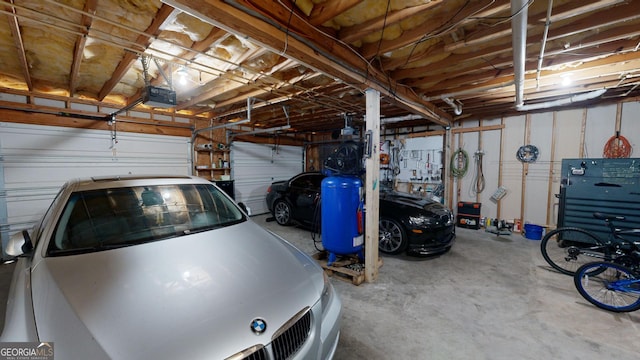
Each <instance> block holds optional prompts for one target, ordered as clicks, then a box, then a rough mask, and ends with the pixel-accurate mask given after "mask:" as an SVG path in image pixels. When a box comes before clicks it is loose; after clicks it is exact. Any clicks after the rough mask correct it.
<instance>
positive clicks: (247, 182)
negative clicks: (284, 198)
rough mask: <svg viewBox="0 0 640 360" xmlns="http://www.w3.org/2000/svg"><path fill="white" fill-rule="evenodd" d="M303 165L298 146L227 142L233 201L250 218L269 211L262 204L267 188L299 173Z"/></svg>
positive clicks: (263, 203) (301, 149)
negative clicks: (249, 214)
mask: <svg viewBox="0 0 640 360" xmlns="http://www.w3.org/2000/svg"><path fill="white" fill-rule="evenodd" d="M303 166H304V159H303V148H302V147H300V146H288V145H277V146H276V145H268V144H253V143H247V142H240V141H235V142H233V143H231V178H232V179H233V180H234V192H235V198H236V201H237V202H242V203H244V204H245V205H246V206H247V207H249V208H250V209H251V214H252V215H257V214H264V213H267V212H269V209H267V203H266V201H265V196H266V195H267V188H268V187H269V185H271V183H272V182H274V181H278V180H287V179H289V178H291V177H292V176H293V175H296V174H298V173H300V172H302V170H303Z"/></svg>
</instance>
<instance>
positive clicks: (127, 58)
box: [98, 4, 173, 101]
mask: <svg viewBox="0 0 640 360" xmlns="http://www.w3.org/2000/svg"><path fill="white" fill-rule="evenodd" d="M172 12H173V8H172V7H171V6H169V5H167V4H162V6H161V7H160V9H159V10H158V13H157V14H156V16H155V18H154V19H153V21H152V22H151V25H149V27H147V29H146V30H145V31H144V32H145V33H146V35H139V36H138V38H137V39H136V41H135V42H136V43H137V44H139V45H140V46H141V47H142V48H144V49H146V48H148V47H149V45H150V44H151V42H152V40H153V39H154V38H155V37H156V36H158V35H159V34H160V31H161V30H160V28H161V27H162V25H163V24H164V22H165V21H166V20H167V19H168V18H169V16H170V15H171V13H172ZM137 59H138V54H135V53H132V52H125V54H124V56H123V57H122V60H120V63H119V64H118V66H117V67H116V69H115V70H114V71H113V74H112V76H111V78H110V79H109V80H108V81H107V82H106V83H105V84H104V85H103V86H102V89H100V92H99V93H98V100H100V101H102V100H104V98H106V97H107V95H109V93H111V91H112V90H113V89H114V88H115V87H116V85H118V83H119V82H120V80H122V78H123V77H124V75H125V74H126V73H127V71H128V70H129V68H130V67H131V65H133V63H134V62H135V61H136V60H137ZM136 100H137V99H136Z"/></svg>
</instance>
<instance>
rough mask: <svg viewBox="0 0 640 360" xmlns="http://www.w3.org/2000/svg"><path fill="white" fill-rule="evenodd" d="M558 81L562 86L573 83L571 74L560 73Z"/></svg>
mask: <svg viewBox="0 0 640 360" xmlns="http://www.w3.org/2000/svg"><path fill="white" fill-rule="evenodd" d="M560 79H561V81H560V83H561V84H562V86H569V85H571V84H572V83H573V78H572V77H571V74H562V75H560Z"/></svg>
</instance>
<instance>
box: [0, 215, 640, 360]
mask: <svg viewBox="0 0 640 360" xmlns="http://www.w3.org/2000/svg"><path fill="white" fill-rule="evenodd" d="M266 219H267V215H259V216H254V217H253V220H254V221H256V222H257V223H259V224H261V225H263V226H264V227H265V228H268V229H270V230H272V231H274V232H276V233H278V234H280V235H281V236H283V237H284V238H285V239H287V240H289V241H290V242H292V243H293V244H295V245H296V246H298V247H299V248H300V249H302V250H303V251H305V252H307V253H309V254H314V253H315V252H316V249H315V248H314V245H313V240H312V238H311V234H310V233H309V231H307V230H305V229H301V228H298V227H295V226H290V227H282V226H279V225H278V224H276V223H275V222H267V221H266ZM457 234H458V237H457V241H456V243H455V244H454V246H453V248H452V250H451V251H450V252H449V253H447V254H445V255H442V256H438V257H433V258H415V257H407V256H397V257H391V256H383V257H382V258H383V262H384V264H383V266H382V267H381V268H380V272H379V278H378V280H377V281H376V282H375V283H364V284H361V285H359V286H355V285H352V284H351V283H348V282H345V281H342V280H340V279H336V278H332V282H333V284H334V285H335V287H336V290H337V292H338V293H339V295H340V297H341V298H342V303H343V318H342V333H341V338H340V343H339V346H338V349H337V352H336V356H335V358H334V359H335V360H359V359H363V360H365V359H366V360H377V359H381V360H382V359H384V360H387V359H392V360H401V359H436V360H438V359H443V360H450V359H474V360H482V359H487V360H489V359H490V360H501V359H505V360H506V359H509V360H512V359H518V360H521V359H522V360H524V359H535V360H541V359H576V360H577V359H580V360H590V359H608V358H611V359H616V360H627V359H628V360H632V359H633V360H636V359H638V358H640V340H639V339H640V312H635V313H627V314H614V313H610V312H606V311H604V310H600V309H598V308H596V307H595V306H593V305H591V304H590V303H588V302H587V301H586V300H584V299H583V298H582V297H581V296H580V294H578V292H577V291H576V290H575V288H574V285H573V279H572V278H571V277H568V276H565V275H561V274H559V273H557V272H554V271H553V270H551V268H550V267H549V266H547V264H546V263H545V262H544V260H543V259H542V256H541V255H540V249H539V244H540V242H539V241H535V240H528V239H525V238H524V237H522V236H520V235H519V234H513V235H503V236H500V237H498V236H496V235H495V234H491V233H487V232H485V231H483V230H469V229H462V228H458V229H457ZM11 268H12V267H11V266H2V267H0V301H1V303H2V304H3V305H4V301H5V299H6V291H7V289H8V286H9V282H10V270H11ZM2 309H4V307H3V308H2ZM3 318H4V313H3V312H2V314H0V324H1V323H2V321H3Z"/></svg>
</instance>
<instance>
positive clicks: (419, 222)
mask: <svg viewBox="0 0 640 360" xmlns="http://www.w3.org/2000/svg"><path fill="white" fill-rule="evenodd" d="M409 223H411V225H413V226H417V227H426V226H430V225H433V224H434V221H433V219H431V218H428V217H424V216H409Z"/></svg>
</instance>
